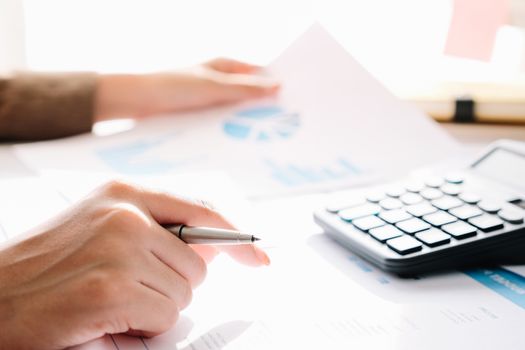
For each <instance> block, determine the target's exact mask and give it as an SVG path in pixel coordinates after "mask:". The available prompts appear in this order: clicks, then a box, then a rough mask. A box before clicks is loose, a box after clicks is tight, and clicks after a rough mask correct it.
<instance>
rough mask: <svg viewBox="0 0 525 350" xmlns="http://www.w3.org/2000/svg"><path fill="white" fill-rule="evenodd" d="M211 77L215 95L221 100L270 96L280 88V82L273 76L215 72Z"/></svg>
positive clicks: (228, 100)
mask: <svg viewBox="0 0 525 350" xmlns="http://www.w3.org/2000/svg"><path fill="white" fill-rule="evenodd" d="M212 79H213V81H214V82H215V94H216V97H217V99H218V100H221V101H223V102H235V101H241V100H245V99H249V98H257V97H266V96H271V95H274V94H276V93H277V92H278V91H279V89H280V83H279V82H278V81H276V80H275V79H274V78H271V77H265V76H260V75H246V74H225V73H218V72H217V73H216V74H214V75H213V77H212Z"/></svg>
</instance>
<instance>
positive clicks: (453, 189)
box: [441, 184, 461, 196]
mask: <svg viewBox="0 0 525 350" xmlns="http://www.w3.org/2000/svg"><path fill="white" fill-rule="evenodd" d="M441 191H442V192H443V193H444V194H448V195H449V196H457V195H458V194H460V193H461V186H458V185H454V184H444V185H443V186H441Z"/></svg>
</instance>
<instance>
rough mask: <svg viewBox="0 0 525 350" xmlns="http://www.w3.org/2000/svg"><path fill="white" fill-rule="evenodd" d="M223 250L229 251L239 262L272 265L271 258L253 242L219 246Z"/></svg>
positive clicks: (250, 264) (252, 264)
mask: <svg viewBox="0 0 525 350" xmlns="http://www.w3.org/2000/svg"><path fill="white" fill-rule="evenodd" d="M217 249H219V250H220V251H222V252H225V253H227V254H228V255H229V256H231V257H232V258H233V259H234V260H236V261H237V262H240V263H241V264H244V265H248V266H261V265H270V258H269V257H268V255H266V253H265V252H264V251H263V250H262V249H261V248H259V247H257V246H255V245H253V244H241V245H230V246H229V245H221V246H217Z"/></svg>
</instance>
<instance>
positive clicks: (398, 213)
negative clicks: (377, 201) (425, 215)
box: [379, 209, 412, 224]
mask: <svg viewBox="0 0 525 350" xmlns="http://www.w3.org/2000/svg"><path fill="white" fill-rule="evenodd" d="M379 217H380V218H381V219H383V220H385V221H386V222H388V223H390V224H395V223H396V222H400V221H403V220H408V219H411V218H412V215H410V214H409V213H407V212H406V211H404V210H402V209H396V210H387V211H382V212H381V213H379Z"/></svg>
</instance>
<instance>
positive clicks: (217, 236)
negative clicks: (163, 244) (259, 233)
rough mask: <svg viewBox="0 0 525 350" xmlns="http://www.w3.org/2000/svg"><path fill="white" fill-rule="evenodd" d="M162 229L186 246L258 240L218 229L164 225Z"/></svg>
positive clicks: (245, 242) (247, 242)
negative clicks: (186, 244)
mask: <svg viewBox="0 0 525 350" xmlns="http://www.w3.org/2000/svg"><path fill="white" fill-rule="evenodd" d="M164 228H165V229H166V230H168V231H170V232H171V233H173V234H174V235H175V236H177V237H179V238H180V239H181V240H182V241H184V242H186V243H188V244H250V243H253V242H255V241H259V240H260V238H257V237H255V236H253V235H250V234H246V233H242V232H239V231H234V230H225V229H220V228H210V227H192V226H186V225H164Z"/></svg>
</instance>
